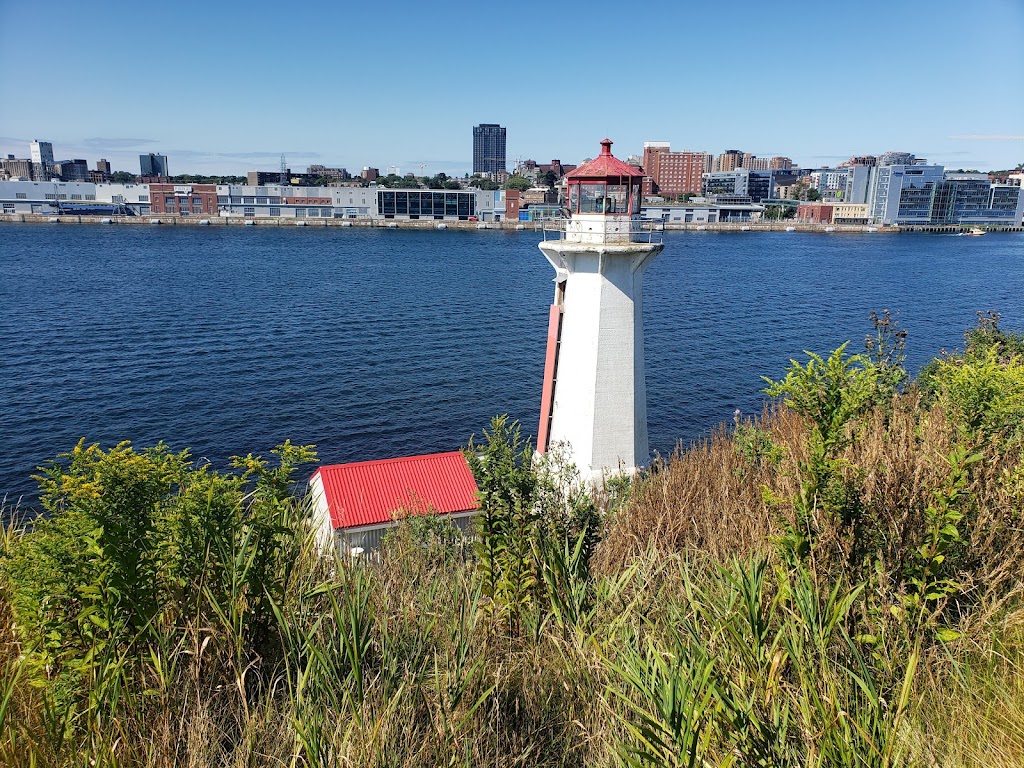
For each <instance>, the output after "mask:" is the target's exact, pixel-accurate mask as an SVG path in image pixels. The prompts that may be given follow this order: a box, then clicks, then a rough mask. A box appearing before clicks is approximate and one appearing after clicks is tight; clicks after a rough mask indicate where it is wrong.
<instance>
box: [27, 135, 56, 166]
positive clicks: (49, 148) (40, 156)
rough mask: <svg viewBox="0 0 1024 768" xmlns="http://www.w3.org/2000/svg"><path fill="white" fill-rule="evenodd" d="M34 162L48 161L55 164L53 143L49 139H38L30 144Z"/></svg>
mask: <svg viewBox="0 0 1024 768" xmlns="http://www.w3.org/2000/svg"><path fill="white" fill-rule="evenodd" d="M29 147H30V150H31V153H32V162H33V163H48V164H50V165H53V144H51V143H50V142H48V141H39V140H38V139H36V140H35V141H33V142H32V143H31V144H30V145H29Z"/></svg>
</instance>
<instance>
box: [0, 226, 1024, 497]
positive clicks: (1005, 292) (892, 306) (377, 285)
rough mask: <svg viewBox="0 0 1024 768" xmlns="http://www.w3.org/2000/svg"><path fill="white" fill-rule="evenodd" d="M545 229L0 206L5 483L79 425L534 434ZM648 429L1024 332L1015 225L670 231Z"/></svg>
mask: <svg viewBox="0 0 1024 768" xmlns="http://www.w3.org/2000/svg"><path fill="white" fill-rule="evenodd" d="M539 237H540V234H539V233H536V232H493V231H443V232H442V231H408V230H381V229H375V230H367V229H355V228H353V229H340V228H338V229H335V228H331V229H311V228H306V229H303V228H280V229H279V228H273V229H270V228H262V229H261V228H258V227H255V228H251V227H238V228H192V227H160V228H158V227H153V228H144V227H99V226H56V225H53V226H47V225H27V224H0V349H2V357H0V369H2V370H0V497H3V496H5V495H6V497H7V501H8V504H11V503H13V502H16V501H17V500H18V498H19V497H24V498H25V501H26V503H28V504H30V505H31V504H32V503H33V493H34V491H35V484H34V482H33V481H32V479H31V475H32V474H34V473H35V472H36V467H38V466H40V465H42V464H45V463H46V462H47V461H49V460H52V459H54V458H55V457H56V456H57V455H58V454H59V453H61V452H64V451H67V450H69V449H71V448H72V447H73V446H74V445H75V443H77V442H78V440H79V439H81V438H85V440H86V441H87V442H99V443H101V444H102V445H104V446H110V445H113V444H115V443H117V442H118V441H121V440H131V441H132V442H133V443H134V444H135V445H137V446H147V445H152V444H155V443H156V442H157V441H161V440H162V441H164V442H166V443H167V444H168V445H170V446H171V447H172V448H173V449H175V450H180V449H183V448H190V449H191V450H192V452H193V455H194V457H195V458H196V459H198V460H202V461H209V462H211V463H212V464H213V465H215V466H217V467H223V466H226V464H227V461H228V459H229V457H230V456H232V455H236V454H247V453H263V454H266V453H267V452H268V451H269V450H270V449H271V448H272V447H273V446H274V445H276V444H278V443H280V442H282V441H284V440H285V439H291V440H292V441H293V442H296V443H313V444H315V445H316V446H317V449H318V451H319V454H320V459H321V461H322V462H325V463H334V462H343V461H357V460H365V459H376V458H384V457H389V456H400V455H407V454H412V453H427V452H433V451H443V450H453V449H456V448H458V447H460V446H462V445H464V444H465V443H466V441H467V439H468V438H469V436H470V435H471V434H473V433H474V432H479V431H480V429H481V428H483V427H484V426H486V425H487V422H488V421H489V419H490V418H491V417H492V416H493V415H495V414H498V413H508V414H510V415H511V416H512V417H513V418H515V419H519V420H520V421H521V422H522V424H523V427H524V430H525V431H526V432H527V433H529V434H531V435H532V434H535V432H536V428H537V418H538V410H539V402H540V387H541V376H542V369H543V358H544V345H545V335H546V323H547V311H548V305H549V304H550V303H551V301H552V295H553V289H554V286H553V282H552V279H553V277H554V275H553V272H552V271H551V268H550V266H549V265H548V264H547V262H546V261H545V260H544V257H543V256H542V255H541V253H540V251H539V250H538V249H537V242H538V239H539ZM644 291H645V294H644V321H645V344H646V356H647V397H648V418H649V426H650V437H651V447H652V449H653V450H654V451H657V452H660V453H662V454H664V453H668V452H670V451H671V450H672V449H673V448H674V446H676V445H677V444H678V443H679V442H682V443H684V444H686V443H688V442H690V441H693V440H699V439H701V438H702V437H703V436H706V435H708V434H709V433H710V431H711V430H712V429H713V428H714V427H715V426H716V425H717V424H720V423H721V422H731V420H732V417H733V412H734V410H735V409H737V408H738V409H740V410H741V411H743V412H744V413H748V414H749V413H756V412H759V411H760V408H761V403H762V401H763V395H762V394H761V393H760V390H761V388H762V387H763V386H764V382H763V381H762V379H761V377H762V376H769V377H777V376H779V375H781V374H782V372H783V371H784V369H785V367H786V365H787V363H788V361H789V359H790V358H798V359H801V358H802V357H803V350H812V351H816V352H819V353H827V352H828V351H830V350H832V349H833V348H835V347H836V346H838V345H839V344H841V343H842V342H844V341H847V340H850V341H851V344H850V350H851V351H857V350H860V349H862V348H863V339H864V337H865V335H866V334H867V333H868V332H869V331H870V330H871V328H870V324H869V322H868V314H869V313H870V312H871V311H872V310H875V311H879V312H880V311H881V310H883V309H889V310H891V311H892V312H893V313H894V314H895V315H896V317H897V319H898V321H899V323H900V325H901V326H902V327H903V328H905V329H906V330H907V331H908V332H909V336H908V341H907V352H908V367H909V368H910V369H911V371H912V372H913V371H916V370H917V369H919V368H920V367H921V366H922V365H923V364H924V363H925V362H926V361H927V360H928V359H930V358H931V357H933V356H934V355H936V354H938V353H939V352H940V350H942V349H944V348H945V349H953V348H956V347H960V346H962V343H963V332H964V331H965V330H966V329H967V328H968V327H970V326H971V325H973V324H974V322H975V314H976V312H977V311H980V310H996V311H999V312H1001V313H1002V315H1003V325H1004V327H1006V328H1008V329H1015V330H1022V329H1024V234H1019V233H1014V234H990V235H987V236H985V237H977V238H971V237H956V236H949V235H928V234H916V235H884V236H883V235H878V234H860V235H840V234H803V233H783V232H779V233H754V232H743V233H739V232H738V233H715V232H697V233H693V232H689V233H673V232H668V233H665V250H664V252H663V253H662V254H661V255H660V256H659V257H658V258H657V260H656V261H655V262H654V264H653V265H652V267H651V268H650V269H649V270H648V272H647V274H646V278H645V288H644Z"/></svg>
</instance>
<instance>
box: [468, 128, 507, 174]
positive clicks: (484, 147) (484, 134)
mask: <svg viewBox="0 0 1024 768" xmlns="http://www.w3.org/2000/svg"><path fill="white" fill-rule="evenodd" d="M504 170H507V168H506V165H505V129H504V128H502V127H501V126H500V125H498V124H497V123H481V124H480V125H474V126H473V173H498V172H499V171H504Z"/></svg>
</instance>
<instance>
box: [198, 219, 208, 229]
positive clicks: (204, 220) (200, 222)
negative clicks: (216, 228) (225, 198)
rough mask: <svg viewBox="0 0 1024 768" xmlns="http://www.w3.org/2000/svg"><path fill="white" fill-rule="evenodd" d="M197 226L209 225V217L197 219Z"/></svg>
mask: <svg viewBox="0 0 1024 768" xmlns="http://www.w3.org/2000/svg"><path fill="white" fill-rule="evenodd" d="M199 226H201V227H208V226H210V220H209V219H200V220H199Z"/></svg>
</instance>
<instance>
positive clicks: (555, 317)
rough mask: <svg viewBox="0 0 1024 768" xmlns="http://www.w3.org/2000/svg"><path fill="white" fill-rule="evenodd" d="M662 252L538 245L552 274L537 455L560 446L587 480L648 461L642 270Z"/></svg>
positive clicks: (648, 247)
mask: <svg viewBox="0 0 1024 768" xmlns="http://www.w3.org/2000/svg"><path fill="white" fill-rule="evenodd" d="M662 247H663V246H662V244H661V243H632V242H625V243H621V244H619V243H616V244H597V243H580V242H570V241H566V240H560V241H549V242H543V243H540V249H541V251H542V252H543V253H544V256H545V257H546V258H547V260H548V261H549V262H550V263H551V265H552V266H553V267H554V268H555V271H556V278H555V282H556V289H555V304H554V306H553V307H552V323H553V324H554V323H555V322H557V328H553V331H552V333H549V349H548V352H549V354H548V364H547V366H546V370H545V382H544V388H545V389H544V397H542V406H541V408H542V413H541V430H540V434H539V436H538V449H541V450H543V449H546V448H547V446H549V445H552V446H553V445H555V444H559V443H561V444H564V445H565V446H566V450H567V453H568V457H569V459H570V460H571V461H572V462H573V463H574V464H575V465H576V467H577V469H578V470H579V472H580V474H581V475H582V476H583V478H584V479H587V480H590V481H592V482H598V481H600V480H601V478H602V477H604V476H606V475H608V474H610V473H617V472H630V473H631V472H634V471H635V470H636V468H637V467H640V466H643V465H645V464H646V463H647V461H648V459H649V458H650V449H649V445H648V438H647V388H646V383H645V379H644V339H643V272H644V270H645V269H646V268H647V266H648V265H649V264H650V263H651V261H652V260H653V258H654V257H655V256H656V255H657V254H658V253H659V252H660V251H661V250H662ZM552 340H553V341H554V344H555V348H554V350H552V348H551V343H552ZM552 352H553V353H554V354H552Z"/></svg>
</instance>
